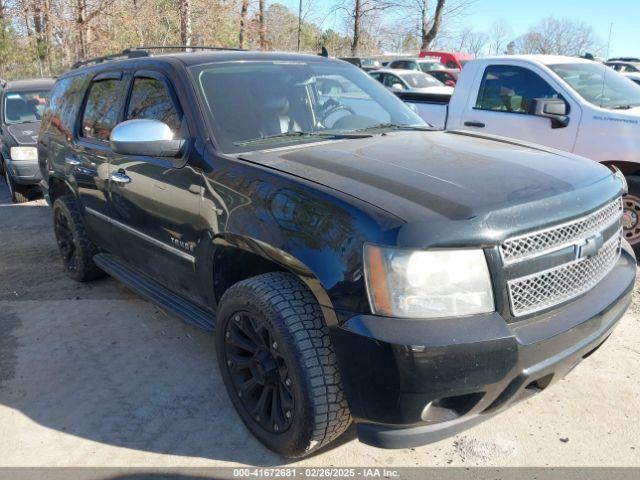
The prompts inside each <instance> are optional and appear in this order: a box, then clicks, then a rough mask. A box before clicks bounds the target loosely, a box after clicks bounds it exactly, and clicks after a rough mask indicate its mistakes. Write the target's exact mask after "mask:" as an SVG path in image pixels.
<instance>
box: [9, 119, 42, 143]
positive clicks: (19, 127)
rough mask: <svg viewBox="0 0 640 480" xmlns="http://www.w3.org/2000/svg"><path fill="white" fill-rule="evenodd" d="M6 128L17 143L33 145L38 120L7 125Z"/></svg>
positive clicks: (37, 128)
mask: <svg viewBox="0 0 640 480" xmlns="http://www.w3.org/2000/svg"><path fill="white" fill-rule="evenodd" d="M7 130H8V131H9V134H10V135H11V136H12V137H13V139H14V140H15V141H16V143H18V145H35V144H36V143H37V142H38V130H40V122H29V123H16V124H13V125H7Z"/></svg>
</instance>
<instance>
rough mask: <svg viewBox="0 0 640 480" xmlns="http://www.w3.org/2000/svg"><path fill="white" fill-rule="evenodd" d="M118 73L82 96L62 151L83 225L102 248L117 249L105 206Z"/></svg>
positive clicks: (102, 77) (120, 87)
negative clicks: (71, 136)
mask: <svg viewBox="0 0 640 480" xmlns="http://www.w3.org/2000/svg"><path fill="white" fill-rule="evenodd" d="M122 77H123V73H122V71H118V70H116V71H107V72H102V73H99V74H98V75H96V76H95V77H94V78H93V79H92V81H91V84H90V85H89V88H88V89H87V92H86V94H85V98H84V102H83V108H82V110H81V111H82V113H81V114H80V125H79V128H78V131H77V133H76V135H75V138H74V141H73V142H70V143H68V147H67V148H66V151H65V152H64V168H65V170H66V174H67V176H68V177H69V179H70V180H71V181H72V182H74V183H75V184H76V185H77V191H78V197H79V199H80V204H81V205H82V207H83V213H84V218H85V224H86V226H87V229H88V230H89V233H90V235H91V237H92V238H94V239H95V240H96V242H97V243H99V244H100V245H101V246H102V247H103V248H105V249H106V250H109V251H113V250H115V249H116V248H117V245H116V243H115V242H114V238H113V235H112V226H111V223H110V221H111V218H110V216H111V211H110V208H109V204H108V186H109V161H111V159H112V156H113V152H112V151H111V148H110V147H109V135H110V134H111V130H112V129H113V127H115V125H116V124H117V123H118V121H119V117H120V114H121V110H122V104H123V100H122V99H123V98H124V94H125V91H124V83H125V82H124V80H123V79H122Z"/></svg>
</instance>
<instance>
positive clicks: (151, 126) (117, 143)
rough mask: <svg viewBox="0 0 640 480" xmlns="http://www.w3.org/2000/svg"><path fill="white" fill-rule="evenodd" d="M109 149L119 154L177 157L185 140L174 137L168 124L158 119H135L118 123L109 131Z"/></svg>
mask: <svg viewBox="0 0 640 480" xmlns="http://www.w3.org/2000/svg"><path fill="white" fill-rule="evenodd" d="M109 143H110V144H111V149H112V150H113V151H114V152H115V153H119V154H120V155H145V156H149V157H177V156H178V155H180V153H181V152H182V149H183V148H184V144H185V140H184V139H181V138H175V135H174V133H173V131H172V130H171V128H170V127H169V125H167V124H166V123H164V122H161V121H159V120H148V119H137V120H126V121H124V122H122V123H119V124H118V125H116V126H115V128H114V129H113V130H112V131H111V137H110V142H109Z"/></svg>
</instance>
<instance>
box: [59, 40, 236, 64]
mask: <svg viewBox="0 0 640 480" xmlns="http://www.w3.org/2000/svg"><path fill="white" fill-rule="evenodd" d="M150 50H160V51H161V52H162V51H163V50H181V51H185V52H191V51H193V50H216V51H218V50H232V51H238V52H243V51H245V50H244V49H243V48H230V47H207V46H197V45H196V46H194V45H158V46H154V45H152V46H149V47H132V48H127V49H126V50H123V51H122V52H120V53H114V54H111V55H105V56H103V57H95V58H89V59H86V60H80V61H78V62H76V63H74V64H73V67H71V68H80V67H86V66H88V65H96V64H98V63H102V62H108V61H111V60H124V59H127V58H141V57H150V56H151V52H150Z"/></svg>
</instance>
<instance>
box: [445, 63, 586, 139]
mask: <svg viewBox="0 0 640 480" xmlns="http://www.w3.org/2000/svg"><path fill="white" fill-rule="evenodd" d="M480 73H481V74H479V75H476V78H475V79H474V81H473V88H472V92H475V93H476V94H475V95H474V94H471V95H469V96H468V98H467V100H466V102H467V103H466V105H465V107H464V111H463V112H462V114H461V115H460V116H459V118H458V120H457V122H456V121H452V122H450V123H449V124H448V128H450V129H461V130H470V131H474V132H479V133H489V134H492V135H500V136H504V137H511V138H515V139H518V140H524V141H527V142H532V143H539V144H541V145H545V146H548V147H552V148H557V149H559V150H565V151H568V152H571V151H573V148H574V145H575V141H576V137H577V134H578V128H579V125H580V118H581V115H582V111H581V108H580V105H579V104H578V103H577V102H575V101H574V100H573V99H571V98H569V96H568V95H562V94H561V93H560V92H562V91H563V90H564V89H563V88H562V86H560V85H557V83H556V81H555V79H553V78H552V77H551V76H549V75H547V74H546V72H544V71H542V70H541V71H533V70H532V68H531V67H530V66H529V65H527V64H522V65H515V64H514V63H513V62H510V63H499V62H497V63H495V64H489V65H487V66H486V67H485V68H484V70H483V71H481V72H480ZM540 98H561V99H563V100H564V101H565V102H566V103H567V105H568V111H569V114H568V117H569V124H568V125H567V126H566V127H561V128H553V126H552V123H551V120H550V119H549V118H544V117H540V116H535V115H533V114H532V113H530V112H531V107H532V103H533V100H534V99H540ZM454 108H455V107H454ZM449 116H450V119H452V120H453V118H455V117H457V115H456V112H455V110H450V112H449Z"/></svg>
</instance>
